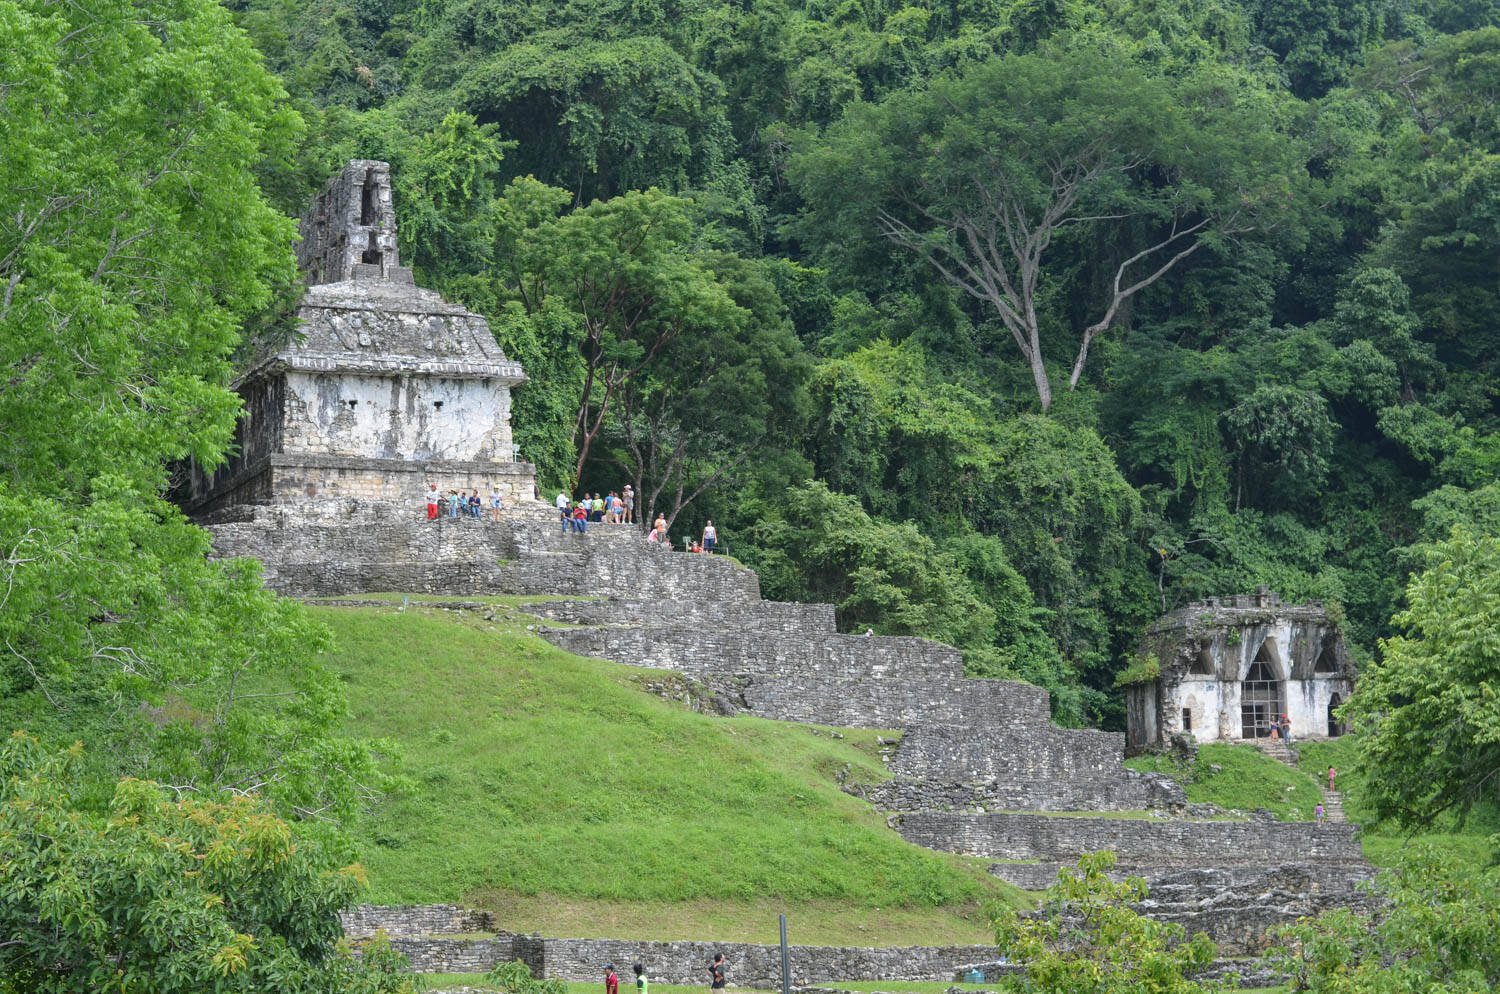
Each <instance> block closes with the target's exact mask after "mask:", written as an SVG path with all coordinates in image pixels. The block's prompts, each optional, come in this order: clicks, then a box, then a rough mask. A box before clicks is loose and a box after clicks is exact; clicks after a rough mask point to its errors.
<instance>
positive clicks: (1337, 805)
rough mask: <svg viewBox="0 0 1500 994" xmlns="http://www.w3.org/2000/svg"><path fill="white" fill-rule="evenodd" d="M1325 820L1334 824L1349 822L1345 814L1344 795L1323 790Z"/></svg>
mask: <svg viewBox="0 0 1500 994" xmlns="http://www.w3.org/2000/svg"><path fill="white" fill-rule="evenodd" d="M1323 820H1324V821H1327V822H1330V823H1332V824H1343V823H1346V822H1348V820H1349V819H1348V817H1347V816H1346V815H1345V814H1344V795H1343V794H1340V793H1339V792H1337V791H1333V790H1328V789H1327V788H1326V787H1325V788H1324V789H1323Z"/></svg>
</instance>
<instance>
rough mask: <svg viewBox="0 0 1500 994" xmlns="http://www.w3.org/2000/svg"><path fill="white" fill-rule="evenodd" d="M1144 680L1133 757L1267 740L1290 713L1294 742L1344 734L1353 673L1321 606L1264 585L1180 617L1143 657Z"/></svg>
mask: <svg viewBox="0 0 1500 994" xmlns="http://www.w3.org/2000/svg"><path fill="white" fill-rule="evenodd" d="M1139 656H1140V659H1139V662H1140V663H1141V669H1142V670H1143V671H1144V672H1145V673H1153V672H1154V673H1155V675H1154V676H1149V677H1145V676H1143V678H1142V679H1141V680H1140V681H1139V682H1136V683H1133V684H1131V685H1129V686H1128V687H1126V690H1125V703H1126V721H1127V724H1126V750H1127V751H1128V752H1131V753H1136V752H1143V751H1148V750H1152V749H1160V748H1164V747H1165V746H1167V745H1168V744H1169V743H1170V741H1171V739H1172V738H1173V737H1174V736H1177V735H1186V736H1191V738H1192V739H1193V740H1194V741H1196V742H1233V741H1240V740H1247V739H1257V738H1263V737H1265V736H1268V735H1269V734H1270V728H1271V724H1272V722H1273V720H1275V719H1278V718H1279V717H1280V716H1281V715H1283V714H1285V715H1286V716H1287V717H1288V718H1289V719H1290V720H1291V723H1292V738H1293V741H1294V742H1295V741H1296V739H1297V738H1299V737H1301V738H1309V737H1312V738H1324V737H1333V736H1337V735H1341V734H1343V732H1344V728H1343V726H1342V724H1341V723H1340V721H1339V718H1338V715H1337V710H1338V708H1339V706H1340V705H1341V704H1343V703H1344V701H1346V700H1348V698H1349V693H1350V691H1351V690H1353V688H1354V665H1353V663H1352V661H1351V660H1350V658H1349V651H1348V649H1347V648H1346V647H1345V645H1344V640H1343V636H1342V635H1341V634H1340V632H1339V626H1338V624H1337V623H1336V621H1335V620H1334V619H1333V618H1332V617H1330V616H1329V613H1328V610H1327V609H1326V608H1325V607H1324V606H1323V605H1321V604H1319V603H1316V602H1312V603H1307V604H1283V603H1282V602H1281V599H1280V598H1279V597H1277V596H1276V595H1275V594H1273V593H1271V592H1269V591H1268V590H1266V589H1265V588H1264V587H1262V588H1260V590H1258V591H1257V592H1256V593H1254V594H1249V595H1242V596H1236V597H1219V598H1209V599H1208V600H1206V601H1199V602H1197V603H1194V604H1190V605H1188V606H1187V607H1185V608H1181V609H1180V610H1177V611H1173V612H1172V613H1171V614H1168V615H1166V616H1165V617H1163V618H1161V619H1160V620H1159V621H1157V622H1156V624H1155V625H1153V626H1152V627H1151V628H1150V629H1149V630H1148V631H1147V632H1146V635H1145V637H1144V638H1143V640H1142V643H1141V646H1140V649H1139Z"/></svg>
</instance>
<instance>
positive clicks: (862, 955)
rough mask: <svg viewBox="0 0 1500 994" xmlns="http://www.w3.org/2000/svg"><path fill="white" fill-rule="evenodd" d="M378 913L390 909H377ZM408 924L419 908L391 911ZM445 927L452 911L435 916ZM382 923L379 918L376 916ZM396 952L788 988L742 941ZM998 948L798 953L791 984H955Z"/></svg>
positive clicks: (430, 962) (425, 946)
mask: <svg viewBox="0 0 1500 994" xmlns="http://www.w3.org/2000/svg"><path fill="white" fill-rule="evenodd" d="M374 910H375V911H377V912H381V911H386V910H388V909H374ZM389 910H391V911H395V912H398V914H397V916H396V917H398V918H399V917H401V916H402V915H403V914H404V913H406V912H408V911H413V910H414V909H389ZM433 914H434V919H435V920H438V921H444V920H446V918H445V916H446V915H447V914H448V912H447V910H446V909H444V910H441V911H434V913H433ZM371 917H378V916H371ZM391 945H392V946H393V947H394V948H395V949H396V950H398V951H399V952H401V953H402V954H403V955H405V956H406V957H407V959H408V960H410V962H411V967H412V969H413V970H414V971H415V972H417V973H484V972H486V971H488V970H490V969H491V968H493V967H494V966H496V965H497V964H500V963H508V962H510V961H512V960H517V959H518V960H521V961H522V962H523V963H525V964H526V965H527V966H528V967H529V968H530V969H531V971H532V974H533V976H537V977H544V978H547V977H555V978H557V979H560V980H582V981H589V980H600V981H602V980H603V978H604V964H606V963H613V964H615V967H616V969H617V970H618V971H619V972H620V974H621V976H626V975H627V972H628V971H629V969H630V966H631V964H633V963H641V964H643V965H644V966H645V967H646V973H647V975H648V976H649V977H650V978H651V979H652V980H654V981H657V982H658V983H669V984H692V985H697V984H703V985H704V986H707V983H706V981H707V977H708V964H709V961H710V960H712V959H713V957H714V954H715V953H723V954H724V958H725V961H726V963H727V965H728V970H727V972H728V975H729V979H730V982H731V983H732V984H734V985H735V986H737V987H758V988H764V989H772V988H777V987H779V986H780V985H781V949H780V947H778V946H770V945H757V944H752V943H743V942H690V941H682V942H636V941H632V940H629V939H544V938H539V937H537V936H531V935H512V934H508V933H504V932H502V933H500V934H498V935H496V936H494V937H493V938H453V939H445V938H432V937H427V938H412V937H393V938H392V939H391ZM994 957H995V949H994V947H993V946H904V947H875V948H864V947H857V946H792V947H791V948H790V959H791V968H792V982H793V983H795V984H798V985H805V984H813V983H827V982H830V981H840V980H851V981H852V980H938V981H941V980H948V979H951V978H952V977H953V976H954V975H955V974H956V973H958V972H960V971H962V970H964V969H967V968H968V967H969V966H971V965H973V964H974V963H979V962H983V961H985V960H992V959H994Z"/></svg>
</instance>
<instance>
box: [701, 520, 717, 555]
mask: <svg viewBox="0 0 1500 994" xmlns="http://www.w3.org/2000/svg"><path fill="white" fill-rule="evenodd" d="M718 543H719V533H718V532H717V531H715V530H714V523H713V522H712V521H710V522H709V523H708V524H706V525H704V526H703V551H704V552H706V553H708V554H709V555H710V556H711V555H713V554H714V546H715V545H717V544H718Z"/></svg>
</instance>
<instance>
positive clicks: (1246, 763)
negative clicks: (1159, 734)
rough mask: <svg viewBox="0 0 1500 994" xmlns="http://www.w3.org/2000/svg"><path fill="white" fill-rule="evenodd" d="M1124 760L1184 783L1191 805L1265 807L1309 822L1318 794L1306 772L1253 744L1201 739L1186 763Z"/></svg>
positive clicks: (1240, 808)
mask: <svg viewBox="0 0 1500 994" xmlns="http://www.w3.org/2000/svg"><path fill="white" fill-rule="evenodd" d="M1125 765H1126V766H1128V767H1130V768H1131V769H1133V770H1142V771H1146V772H1153V773H1165V774H1166V775H1167V776H1170V777H1172V778H1173V779H1175V780H1177V781H1179V782H1180V783H1181V784H1182V785H1183V789H1184V790H1185V791H1187V796H1188V800H1189V801H1192V802H1193V803H1194V804H1217V805H1219V806H1220V807H1222V808H1231V809H1234V810H1238V811H1253V810H1255V809H1256V808H1265V809H1266V810H1267V811H1270V812H1272V813H1274V814H1275V815H1276V817H1277V818H1280V819H1281V820H1282V821H1311V820H1312V817H1313V807H1314V806H1315V805H1316V804H1317V803H1318V801H1319V800H1321V799H1322V796H1323V795H1322V793H1321V792H1320V791H1319V790H1318V786H1317V784H1316V783H1314V782H1313V780H1312V778H1311V777H1309V776H1308V775H1307V774H1306V773H1303V772H1301V771H1300V770H1294V769H1292V768H1291V767H1289V766H1286V765H1285V764H1283V763H1278V762H1277V761H1276V760H1274V759H1272V758H1271V757H1269V756H1267V755H1265V754H1264V753H1262V752H1260V751H1258V750H1257V749H1255V748H1254V747H1253V746H1244V745H1228V744H1221V743H1205V744H1204V745H1202V746H1200V747H1199V748H1198V758H1197V761H1196V762H1194V763H1193V764H1192V765H1190V766H1188V765H1184V764H1181V763H1177V762H1174V761H1173V760H1172V759H1170V758H1169V757H1167V756H1136V757H1134V758H1132V759H1127V760H1126V761H1125Z"/></svg>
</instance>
